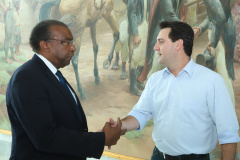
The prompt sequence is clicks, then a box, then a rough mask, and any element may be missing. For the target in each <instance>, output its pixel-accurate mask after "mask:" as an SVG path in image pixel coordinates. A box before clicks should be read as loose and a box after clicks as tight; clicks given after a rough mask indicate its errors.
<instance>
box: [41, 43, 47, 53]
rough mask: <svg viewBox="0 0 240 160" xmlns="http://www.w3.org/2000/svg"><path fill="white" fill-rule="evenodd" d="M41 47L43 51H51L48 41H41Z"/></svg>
mask: <svg viewBox="0 0 240 160" xmlns="http://www.w3.org/2000/svg"><path fill="white" fill-rule="evenodd" d="M40 49H41V50H42V51H44V52H48V51H49V48H48V43H47V41H40Z"/></svg>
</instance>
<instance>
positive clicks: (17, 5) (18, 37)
mask: <svg viewBox="0 0 240 160" xmlns="http://www.w3.org/2000/svg"><path fill="white" fill-rule="evenodd" d="M14 7H15V11H14V21H15V44H14V45H15V53H16V54H17V55H21V52H20V49H19V47H20V44H21V42H22V36H21V28H20V22H21V18H20V14H19V9H20V0H15V1H14Z"/></svg>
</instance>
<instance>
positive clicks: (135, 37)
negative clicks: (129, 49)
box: [133, 34, 141, 45]
mask: <svg viewBox="0 0 240 160" xmlns="http://www.w3.org/2000/svg"><path fill="white" fill-rule="evenodd" d="M133 43H134V45H139V44H140V43H141V37H140V36H139V34H137V35H135V36H134V37H133Z"/></svg>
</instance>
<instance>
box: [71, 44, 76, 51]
mask: <svg viewBox="0 0 240 160" xmlns="http://www.w3.org/2000/svg"><path fill="white" fill-rule="evenodd" d="M71 50H72V51H73V52H75V51H76V47H75V45H74V44H72V46H71Z"/></svg>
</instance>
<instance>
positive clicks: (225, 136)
mask: <svg viewBox="0 0 240 160" xmlns="http://www.w3.org/2000/svg"><path fill="white" fill-rule="evenodd" d="M218 140H219V144H226V143H237V142H240V138H239V135H238V130H230V131H224V132H221V133H219V134H218Z"/></svg>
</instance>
